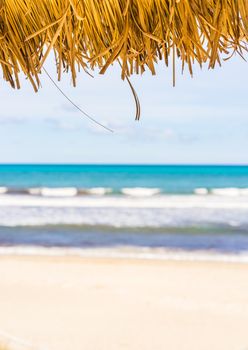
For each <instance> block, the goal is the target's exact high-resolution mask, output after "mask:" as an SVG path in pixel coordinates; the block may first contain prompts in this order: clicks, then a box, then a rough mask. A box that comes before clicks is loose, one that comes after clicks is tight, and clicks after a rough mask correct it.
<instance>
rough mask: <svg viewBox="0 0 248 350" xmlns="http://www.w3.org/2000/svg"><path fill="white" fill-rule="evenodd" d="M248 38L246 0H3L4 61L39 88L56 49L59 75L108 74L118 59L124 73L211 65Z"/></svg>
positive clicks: (15, 82) (14, 76)
mask: <svg viewBox="0 0 248 350" xmlns="http://www.w3.org/2000/svg"><path fill="white" fill-rule="evenodd" d="M247 39H248V1H247V0H0V41H1V45H0V64H1V67H2V71H3V77H4V79H5V80H7V81H8V82H9V83H10V84H11V86H12V87H17V88H19V87H20V81H19V73H20V72H21V71H22V72H23V73H24V74H25V75H26V76H27V77H28V79H29V80H30V82H31V84H32V85H33V87H34V89H35V90H36V91H37V89H38V87H39V85H40V81H39V74H40V73H41V72H42V67H43V64H44V62H45V61H46V59H47V57H48V55H49V53H50V52H51V51H53V52H54V54H55V60H56V66H57V73H58V79H60V78H61V74H62V72H64V71H71V75H72V81H73V84H74V85H75V84H76V74H77V71H78V70H79V69H80V68H82V69H83V70H85V71H88V70H92V69H94V68H95V67H97V68H99V69H100V72H101V73H102V74H103V73H104V72H105V71H106V70H107V69H108V67H109V66H110V65H111V64H112V63H114V62H115V61H119V63H120V65H121V67H122V68H121V69H122V74H121V75H122V78H123V79H125V78H127V77H129V76H130V75H132V74H133V73H138V74H139V73H143V72H144V70H145V69H146V68H148V69H149V70H150V71H151V72H152V74H155V64H156V62H157V61H158V60H161V59H163V60H164V62H165V64H166V65H168V64H169V62H170V60H171V62H172V67H173V77H174V78H173V80H174V83H175V62H176V60H177V58H179V60H181V63H182V68H183V69H184V67H185V66H187V67H188V69H189V71H190V73H191V74H192V73H193V63H194V62H197V63H198V64H199V65H200V66H202V64H204V63H207V64H208V66H209V67H210V68H214V67H215V65H216V63H219V64H220V63H221V59H222V58H224V59H225V58H226V59H227V58H230V57H231V56H232V55H233V53H235V52H237V53H239V54H240V55H241V56H242V55H243V51H244V50H246V45H247Z"/></svg>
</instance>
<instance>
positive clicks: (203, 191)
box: [194, 187, 208, 195]
mask: <svg viewBox="0 0 248 350" xmlns="http://www.w3.org/2000/svg"><path fill="white" fill-rule="evenodd" d="M194 193H195V194H199V195H206V194H208V189H207V188H204V187H202V188H196V189H195V190H194Z"/></svg>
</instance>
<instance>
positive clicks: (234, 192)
mask: <svg viewBox="0 0 248 350" xmlns="http://www.w3.org/2000/svg"><path fill="white" fill-rule="evenodd" d="M211 193H212V194H215V195H218V196H229V197H238V196H248V188H236V187H229V188H213V189H212V190H211Z"/></svg>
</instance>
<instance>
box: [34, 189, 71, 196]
mask: <svg viewBox="0 0 248 350" xmlns="http://www.w3.org/2000/svg"><path fill="white" fill-rule="evenodd" d="M37 191H38V189H34V193H35V192H36V194H37ZM34 193H33V194H34ZM40 195H41V196H44V197H74V196H76V195H77V189H76V188H74V187H64V188H48V187H43V188H41V189H40Z"/></svg>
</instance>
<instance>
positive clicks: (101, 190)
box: [79, 187, 112, 196]
mask: <svg viewBox="0 0 248 350" xmlns="http://www.w3.org/2000/svg"><path fill="white" fill-rule="evenodd" d="M82 191H83V193H84V192H85V193H87V194H92V195H97V196H104V195H105V194H107V193H111V192H112V189H111V188H106V187H92V188H87V189H86V190H82ZM79 193H80V191H79Z"/></svg>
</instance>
